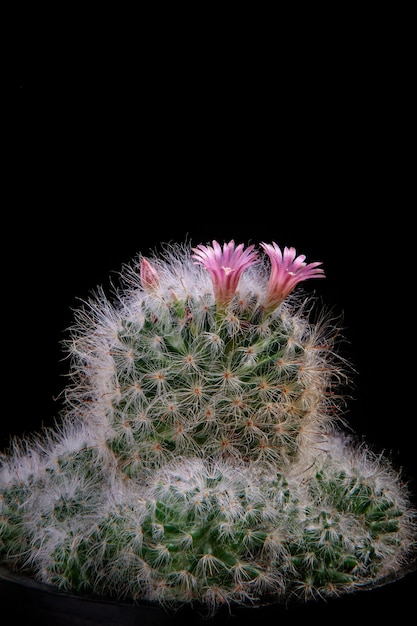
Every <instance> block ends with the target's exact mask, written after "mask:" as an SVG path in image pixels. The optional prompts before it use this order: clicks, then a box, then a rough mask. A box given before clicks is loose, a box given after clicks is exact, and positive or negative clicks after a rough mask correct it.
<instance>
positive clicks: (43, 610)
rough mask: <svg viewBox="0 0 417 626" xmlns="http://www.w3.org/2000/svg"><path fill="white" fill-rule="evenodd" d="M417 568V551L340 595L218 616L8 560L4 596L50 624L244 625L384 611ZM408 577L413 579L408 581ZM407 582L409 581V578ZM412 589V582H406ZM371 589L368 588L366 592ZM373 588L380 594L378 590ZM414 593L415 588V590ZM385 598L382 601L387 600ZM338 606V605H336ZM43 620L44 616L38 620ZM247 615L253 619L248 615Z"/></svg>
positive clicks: (9, 607)
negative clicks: (114, 592) (50, 575)
mask: <svg viewBox="0 0 417 626" xmlns="http://www.w3.org/2000/svg"><path fill="white" fill-rule="evenodd" d="M416 574H417V557H416V558H414V559H413V560H410V561H408V562H407V563H406V564H405V565H404V566H403V567H401V568H399V569H397V570H395V571H393V572H391V573H390V574H388V575H386V576H384V577H381V578H379V579H377V580H375V581H373V582H371V583H366V584H363V585H360V586H358V587H356V588H355V589H354V590H352V591H349V592H346V593H344V594H342V595H339V596H335V597H334V598H327V599H326V600H324V599H320V598H319V599H315V600H314V599H312V600H309V601H306V602H301V603H300V602H299V601H297V602H296V601H290V602H285V603H284V602H283V601H277V600H276V599H275V600H274V599H268V598H265V600H264V601H263V602H260V603H259V604H257V605H256V606H244V607H242V606H239V605H236V606H234V607H231V608H230V609H226V607H225V610H222V609H221V610H220V611H219V612H218V613H216V614H215V615H214V616H213V617H212V618H209V619H207V616H206V615H205V614H204V610H203V609H201V610H200V609H199V608H198V607H195V606H193V607H188V606H184V607H181V608H180V609H179V610H177V611H170V610H166V609H164V608H163V607H162V606H159V605H157V604H154V603H151V602H146V601H140V602H129V601H127V600H123V601H117V600H115V599H110V598H106V597H103V596H93V595H87V594H86V595H80V594H74V593H72V592H70V591H63V590H60V589H58V588H57V587H54V586H53V585H48V584H45V583H41V582H38V581H36V580H35V579H34V578H32V577H31V576H30V575H28V574H25V573H21V572H16V571H13V570H12V569H10V568H9V567H7V565H5V564H1V565H0V597H1V598H2V603H3V605H4V609H5V611H6V614H7V611H10V613H11V614H12V615H14V616H15V615H16V613H19V614H22V616H24V617H26V618H29V617H30V619H31V625H33V624H42V626H48V625H49V624H51V625H52V624H53V625H55V626H56V625H57V624H59V625H60V626H70V625H72V624H77V625H78V626H99V625H100V626H136V625H139V624H140V626H156V625H158V626H162V625H163V624H169V625H172V626H174V625H177V624H178V625H179V624H181V625H184V626H195V625H196V624H202V625H204V624H206V625H207V626H209V625H210V624H213V626H214V625H216V626H219V625H220V624H226V623H227V624H228V625H230V626H233V623H235V624H236V625H237V624H239V626H244V625H246V624H253V620H254V619H257V617H259V618H260V619H261V618H262V613H264V615H263V617H265V618H266V620H267V623H269V621H268V620H271V622H270V623H273V622H272V619H273V618H275V619H276V618H277V617H278V616H280V618H283V617H284V621H285V617H287V619H288V621H290V620H291V619H293V618H294V616H298V617H300V616H302V615H303V614H304V615H306V613H305V612H310V613H311V615H313V614H315V615H316V617H317V612H319V611H322V610H324V611H326V612H327V613H330V612H331V611H332V610H335V611H336V612H340V611H341V610H343V611H344V612H345V611H347V612H349V610H351V611H352V615H354V614H355V612H356V611H357V610H358V609H359V607H360V606H363V605H364V603H367V606H368V607H371V606H372V605H373V604H376V606H378V607H379V610H381V611H383V604H384V602H388V603H389V602H390V600H389V596H390V594H389V593H388V594H387V590H388V588H390V590H391V595H392V590H394V597H395V587H396V585H393V584H392V583H400V584H401V581H402V580H403V579H407V580H408V579H409V580H410V583H411V587H410V590H412V586H413V585H415V582H414V580H415V579H416ZM406 582H407V581H406ZM404 584H405V583H404ZM406 589H407V591H406V593H408V587H407V588H406ZM363 591H367V592H368V594H363V593H362V592H363ZM372 594H377V595H374V596H372ZM411 595H412V594H411ZM381 601H382V602H381ZM332 607H333V609H332ZM37 620H38V621H37ZM246 620H247V621H246Z"/></svg>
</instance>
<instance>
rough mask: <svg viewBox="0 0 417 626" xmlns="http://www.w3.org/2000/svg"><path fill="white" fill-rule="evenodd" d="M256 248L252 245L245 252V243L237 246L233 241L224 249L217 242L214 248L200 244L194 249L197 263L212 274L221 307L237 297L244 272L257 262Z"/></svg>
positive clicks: (215, 293)
mask: <svg viewBox="0 0 417 626" xmlns="http://www.w3.org/2000/svg"><path fill="white" fill-rule="evenodd" d="M254 247H255V246H253V245H251V246H248V247H247V248H246V250H244V244H243V243H241V244H239V245H238V246H236V245H235V242H234V241H233V239H232V241H229V243H224V244H223V249H222V248H221V246H220V244H219V243H218V242H217V241H213V246H204V245H202V244H199V245H198V246H197V247H196V248H193V249H192V250H193V252H194V254H193V255H192V257H193V258H194V259H196V263H197V264H200V265H203V266H204V267H205V268H206V269H207V270H208V271H209V272H210V274H211V279H212V282H213V288H214V295H215V298H216V302H217V303H218V304H220V305H221V306H224V305H226V304H227V303H228V302H230V300H231V299H232V298H233V296H234V295H235V293H236V289H237V285H238V282H239V278H240V276H241V274H242V272H243V271H244V270H245V269H246V268H247V267H249V266H250V265H253V264H254V263H256V262H257V257H258V252H257V251H255V250H254Z"/></svg>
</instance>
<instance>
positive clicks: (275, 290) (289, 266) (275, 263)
mask: <svg viewBox="0 0 417 626" xmlns="http://www.w3.org/2000/svg"><path fill="white" fill-rule="evenodd" d="M261 246H262V248H263V249H264V250H265V252H266V253H267V255H268V256H269V258H270V261H271V273H270V276H269V281H268V285H267V293H266V302H265V307H266V309H268V310H271V309H275V308H276V307H277V306H279V305H280V304H281V302H283V301H284V300H285V298H286V297H287V296H288V295H289V294H290V293H291V292H292V290H293V289H294V287H295V286H296V285H297V284H298V283H300V282H301V281H303V280H307V278H324V271H323V269H322V268H319V267H318V265H321V262H320V261H317V262H314V263H308V264H307V263H304V260H305V258H306V257H305V255H304V254H300V255H299V256H296V251H295V248H287V247H285V248H284V253H282V252H281V249H280V248H279V246H277V244H276V243H275V242H272V244H269V243H261Z"/></svg>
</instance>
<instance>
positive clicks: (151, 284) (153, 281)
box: [140, 258, 159, 291]
mask: <svg viewBox="0 0 417 626" xmlns="http://www.w3.org/2000/svg"><path fill="white" fill-rule="evenodd" d="M140 282H141V283H142V287H143V288H144V289H145V290H146V291H153V290H154V289H156V288H157V287H159V275H158V272H157V271H156V270H155V269H154V268H153V267H152V265H151V264H150V263H149V261H148V260H147V259H145V258H143V259H142V262H141V265H140Z"/></svg>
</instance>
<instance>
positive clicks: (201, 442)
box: [0, 242, 415, 613]
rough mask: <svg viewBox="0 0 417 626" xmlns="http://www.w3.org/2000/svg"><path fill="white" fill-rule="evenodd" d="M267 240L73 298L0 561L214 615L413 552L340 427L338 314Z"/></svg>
mask: <svg viewBox="0 0 417 626" xmlns="http://www.w3.org/2000/svg"><path fill="white" fill-rule="evenodd" d="M232 244H233V245H232ZM263 247H264V250H265V252H266V253H267V254H268V255H269V257H270V261H271V266H272V269H271V273H270V275H268V268H267V264H266V261H265V260H263V262H261V263H259V264H257V265H255V260H257V259H256V257H255V252H254V251H253V250H252V248H248V249H247V251H246V253H245V251H244V250H243V248H242V247H241V246H238V247H235V246H234V243H233V242H230V243H229V244H227V245H226V244H225V247H224V249H223V251H221V249H220V248H219V247H218V244H217V245H215V242H213V248H205V247H200V250H198V249H193V250H194V251H196V250H197V252H196V254H195V255H194V256H193V255H192V254H191V250H190V249H189V248H187V247H185V246H184V247H180V246H177V247H175V246H174V247H169V248H167V249H166V251H165V257H164V256H163V255H161V256H160V257H157V256H155V258H154V259H153V261H152V264H150V263H149V262H148V261H147V260H146V259H143V258H142V259H140V260H139V261H140V262H141V265H140V270H138V268H137V266H136V265H134V264H133V265H132V267H131V268H125V271H124V273H123V277H124V279H125V288H124V290H122V291H120V292H119V293H117V298H116V303H115V304H112V303H110V302H109V301H108V300H107V299H106V297H105V296H104V293H103V292H102V291H101V290H99V291H98V293H97V294H96V295H95V296H94V297H93V298H92V299H91V301H90V302H88V303H87V305H86V306H85V307H83V308H81V309H80V310H79V311H77V313H76V323H75V324H74V327H73V328H72V329H71V332H70V339H69V340H68V342H67V343H66V348H67V350H68V352H69V354H70V356H71V359H72V361H71V383H70V384H69V385H68V386H67V388H66V393H65V408H64V410H63V414H62V416H61V422H60V426H59V428H57V429H55V430H54V429H52V430H51V431H47V432H44V433H41V434H40V435H39V436H38V437H37V438H34V439H32V440H31V441H24V440H23V441H21V442H15V443H14V445H13V446H12V447H11V450H10V452H9V453H8V454H5V455H3V457H2V460H1V467H0V558H1V559H2V560H3V561H4V562H6V563H8V564H9V565H10V566H12V567H14V568H16V569H21V570H24V571H28V572H30V573H31V574H32V575H34V576H36V578H37V579H38V580H41V581H43V582H47V583H50V584H53V585H55V586H57V587H59V588H62V589H68V590H73V591H78V592H81V593H95V594H100V595H104V596H110V597H114V598H119V599H120V598H130V599H134V600H136V601H140V600H146V601H150V602H155V603H159V604H161V605H164V606H167V605H168V606H171V605H175V606H178V605H180V604H182V603H191V604H193V603H196V604H198V605H199V606H205V607H206V608H207V611H208V612H209V613H213V612H215V611H216V610H217V609H218V608H219V607H220V606H222V605H224V604H231V603H234V602H236V603H243V604H257V603H258V602H259V601H261V600H263V599H265V598H266V597H268V598H273V599H275V600H277V599H278V600H281V599H284V598H285V599H286V600H287V599H288V598H291V597H294V598H300V597H303V598H309V597H314V596H315V595H320V596H323V595H326V594H330V595H331V594H335V593H342V592H345V591H348V590H351V589H355V588H356V587H357V586H359V585H363V584H365V583H367V582H369V581H370V580H375V579H377V578H378V577H380V576H383V575H384V573H386V572H387V571H390V570H392V569H395V568H396V567H399V565H400V564H401V563H402V562H403V561H404V560H405V559H407V557H408V555H409V554H410V553H411V552H412V550H413V548H414V546H415V540H414V537H413V529H414V520H415V510H414V509H413V507H412V506H411V504H410V499H409V496H408V494H407V492H406V489H405V487H404V486H403V485H402V484H401V483H400V479H399V475H397V473H395V472H394V470H393V469H392V468H391V467H390V466H389V464H388V463H387V462H386V461H385V460H383V459H382V458H381V457H373V455H372V454H371V453H370V452H369V450H367V449H365V448H363V447H362V448H356V447H355V446H354V445H353V443H351V442H349V441H348V440H346V439H345V438H344V436H343V435H342V433H341V432H339V431H338V430H337V428H336V427H337V422H338V420H339V418H340V410H339V409H340V405H341V402H342V401H343V394H342V393H341V391H340V385H341V383H342V382H343V381H346V380H347V378H346V373H345V371H344V368H345V363H344V362H343V360H342V359H339V358H338V357H337V356H335V353H336V350H335V348H336V339H337V337H338V333H339V331H338V328H337V327H335V326H334V325H333V322H332V321H331V319H330V318H329V317H326V315H324V314H323V313H322V312H321V315H320V316H319V317H318V319H317V321H316V322H313V321H311V316H310V309H311V305H310V303H309V302H308V300H307V299H306V298H305V299H304V300H302V299H301V298H300V297H299V298H296V297H294V296H291V297H288V296H289V291H291V290H292V288H293V287H294V286H295V284H296V282H298V281H299V280H301V279H305V278H311V277H315V276H316V275H318V276H319V275H320V274H319V273H318V272H319V270H317V267H316V266H317V265H318V264H310V265H306V264H305V263H304V262H303V259H304V257H297V259H295V251H294V250H293V249H286V250H285V251H284V254H283V255H281V252H280V251H279V249H278V248H277V247H276V245H275V244H274V245H273V246H267V245H266V244H263ZM196 258H197V261H196ZM201 265H203V267H201ZM204 265H205V266H204ZM207 270H209V271H207ZM284 270H285V271H284ZM297 276H299V278H298V279H297ZM342 364H343V366H342Z"/></svg>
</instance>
